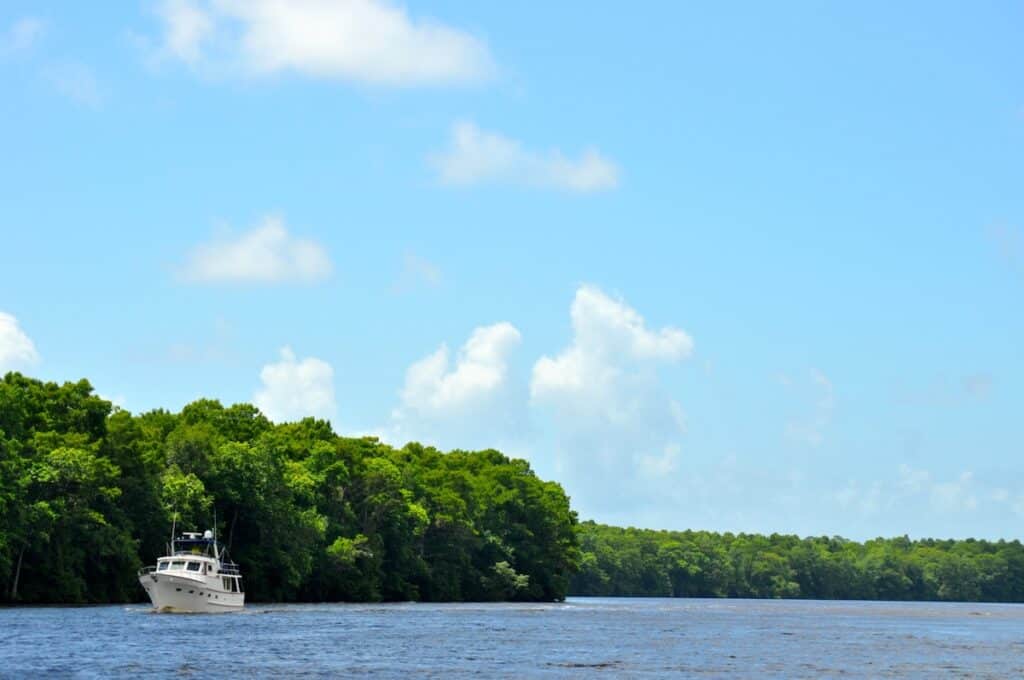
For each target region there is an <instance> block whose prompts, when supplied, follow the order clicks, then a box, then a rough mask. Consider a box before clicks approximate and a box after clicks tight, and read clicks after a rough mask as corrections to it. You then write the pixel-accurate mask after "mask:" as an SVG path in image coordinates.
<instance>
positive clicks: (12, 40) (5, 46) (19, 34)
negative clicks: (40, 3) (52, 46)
mask: <svg viewBox="0 0 1024 680" xmlns="http://www.w3.org/2000/svg"><path fill="white" fill-rule="evenodd" d="M45 31H46V23H45V22H44V21H43V20H42V19H38V18H36V17H22V18H20V19H18V20H17V21H15V22H14V23H13V24H11V27H10V28H9V29H7V31H6V33H5V34H4V35H3V36H0V55H2V54H13V53H15V52H24V51H26V50H30V49H32V47H33V46H34V45H35V44H36V43H37V42H39V39H40V38H41V37H42V35H43V33H44V32H45Z"/></svg>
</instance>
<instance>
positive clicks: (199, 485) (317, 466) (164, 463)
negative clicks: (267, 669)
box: [0, 373, 578, 603]
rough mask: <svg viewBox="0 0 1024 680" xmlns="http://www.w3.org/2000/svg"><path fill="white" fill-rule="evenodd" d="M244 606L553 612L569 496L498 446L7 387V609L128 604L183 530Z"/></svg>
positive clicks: (203, 405) (1, 528)
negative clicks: (429, 442)
mask: <svg viewBox="0 0 1024 680" xmlns="http://www.w3.org/2000/svg"><path fill="white" fill-rule="evenodd" d="M214 516H216V529H217V533H218V536H219V537H220V538H221V540H222V541H223V542H224V543H226V544H227V545H228V547H229V549H230V553H231V555H232V557H233V558H234V559H235V560H237V561H238V562H239V563H240V564H241V565H242V568H243V571H244V574H245V583H246V591H247V596H248V598H249V599H250V600H256V601H259V600H281V601H288V600H363V601H366V600H370V601H376V600H465V599H473V600H501V599H524V600H558V599H562V598H564V597H565V595H566V592H567V590H568V586H569V579H570V577H571V575H572V573H573V572H574V571H575V569H576V566H577V564H576V562H577V560H578V550H577V546H576V534H575V531H574V528H575V525H576V515H575V513H573V512H572V511H571V509H570V508H569V501H568V498H567V497H566V496H565V493H564V492H563V491H562V489H561V487H560V486H558V485H557V484H554V483H551V482H544V481H542V480H540V479H538V478H537V477H536V475H535V474H534V473H533V471H532V470H530V467H529V465H528V464H527V463H526V462H525V461H521V460H512V459H509V458H507V457H505V456H504V455H502V454H500V453H498V452H497V451H491V450H488V451H479V452H468V451H454V452H452V453H447V454H445V453H441V452H439V451H437V450H436V449H433V448H429V447H424V446H421V445H419V444H415V443H413V444H409V445H407V446H405V447H404V448H402V449H395V448H393V447H390V446H387V445H385V444H382V443H381V442H379V441H378V440H376V439H375V438H372V437H369V438H345V437H339V436H337V435H336V434H335V433H334V432H333V431H332V430H331V427H330V424H329V423H327V422H325V421H318V420H314V419H311V418H308V419H305V420H302V421H300V422H297V423H285V424H280V425H274V424H273V423H271V422H270V421H268V420H267V419H266V418H265V417H264V416H263V415H262V414H260V412H259V411H258V410H257V409H256V408H255V407H253V406H251V405H248V404H236V405H234V406H231V407H227V408H225V407H224V406H222V405H221V404H220V403H219V402H217V401H213V400H209V399H202V400H199V401H196V402H193V403H192V404H189V405H187V406H186V407H185V408H184V409H182V411H181V413H178V414H174V413H169V412H167V411H163V410H156V411H150V412H148V413H143V414H141V415H132V414H130V413H128V412H126V411H123V410H120V409H117V410H113V411H112V409H111V405H110V403H109V402H107V401H105V400H103V399H100V398H99V397H96V396H95V395H94V394H93V393H92V387H91V386H90V385H89V383H88V382H86V381H80V382H78V383H66V384H64V385H56V384H54V383H43V382H40V381H38V380H33V379H30V378H26V377H24V376H21V375H19V374H17V373H9V374H7V375H6V376H4V377H3V379H2V380H0V603H8V602H21V603H46V602H71V603H78V602H125V601H137V600H139V599H141V598H142V596H143V593H142V591H141V589H140V588H139V586H138V584H137V582H136V580H135V572H136V570H137V568H138V567H139V566H140V565H141V564H146V563H152V562H153V561H154V560H155V558H156V557H157V556H159V555H161V554H163V551H164V550H165V549H166V542H167V539H168V538H169V536H170V529H171V523H172V521H176V522H177V526H178V529H179V530H193V529H194V530H204V529H206V528H214V526H213V525H214Z"/></svg>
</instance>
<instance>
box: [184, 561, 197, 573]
mask: <svg viewBox="0 0 1024 680" xmlns="http://www.w3.org/2000/svg"><path fill="white" fill-rule="evenodd" d="M187 569H188V570H189V571H199V563H198V562H189V563H188V567H187Z"/></svg>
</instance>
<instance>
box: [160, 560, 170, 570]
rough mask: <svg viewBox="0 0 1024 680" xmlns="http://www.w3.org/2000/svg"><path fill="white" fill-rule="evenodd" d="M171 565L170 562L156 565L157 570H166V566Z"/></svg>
mask: <svg viewBox="0 0 1024 680" xmlns="http://www.w3.org/2000/svg"><path fill="white" fill-rule="evenodd" d="M170 566H171V563H170V562H161V563H160V564H159V565H158V566H157V571H167V568H168V567H170Z"/></svg>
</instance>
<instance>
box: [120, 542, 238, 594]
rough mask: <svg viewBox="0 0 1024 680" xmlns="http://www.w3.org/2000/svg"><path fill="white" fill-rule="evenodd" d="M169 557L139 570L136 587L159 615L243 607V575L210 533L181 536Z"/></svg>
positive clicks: (170, 548) (172, 544)
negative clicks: (142, 592)
mask: <svg viewBox="0 0 1024 680" xmlns="http://www.w3.org/2000/svg"><path fill="white" fill-rule="evenodd" d="M168 552H169V553H170V554H169V555H167V556H165V557H161V558H159V559H158V560H157V563H156V564H155V565H153V566H149V567H143V568H142V569H140V570H139V583H141V584H142V587H143V588H145V589H146V594H148V595H149V599H150V601H151V602H152V603H153V608H154V609H155V610H156V611H158V612H178V613H218V612H235V611H241V610H242V609H243V607H244V606H245V591H244V590H243V589H242V573H241V572H240V571H239V569H238V565H237V564H235V563H234V562H231V561H229V560H228V559H227V554H226V552H222V551H221V548H220V546H219V545H218V543H217V539H216V537H215V536H214V533H213V532H212V531H210V530H207V531H206V532H204V533H202V534H200V533H198V532H184V533H182V534H181V535H180V536H178V537H177V538H173V539H172V540H171V543H170V545H169V546H168Z"/></svg>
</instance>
